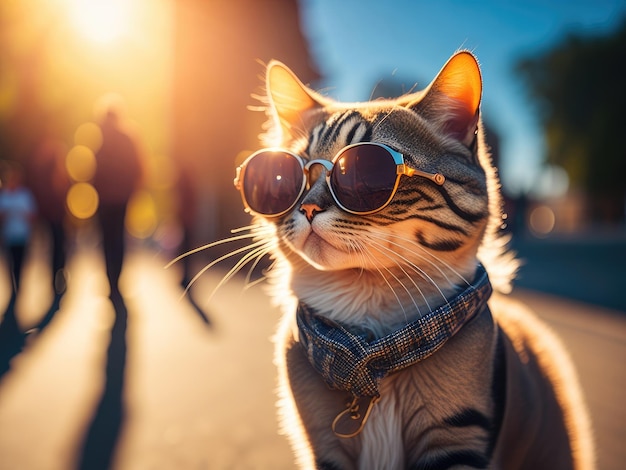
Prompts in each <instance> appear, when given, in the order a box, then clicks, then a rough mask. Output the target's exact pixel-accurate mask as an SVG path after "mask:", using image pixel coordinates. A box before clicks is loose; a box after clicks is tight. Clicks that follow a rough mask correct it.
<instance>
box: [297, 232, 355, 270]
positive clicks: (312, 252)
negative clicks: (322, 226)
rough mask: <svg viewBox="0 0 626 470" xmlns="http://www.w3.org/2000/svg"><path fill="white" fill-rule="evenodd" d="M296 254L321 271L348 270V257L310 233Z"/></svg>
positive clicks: (349, 265) (320, 237) (349, 264)
mask: <svg viewBox="0 0 626 470" xmlns="http://www.w3.org/2000/svg"><path fill="white" fill-rule="evenodd" d="M296 252H297V253H298V254H299V255H300V256H301V257H302V258H303V259H304V260H305V261H306V262H307V263H308V264H310V265H311V266H313V267H314V268H316V269H319V270H322V271H330V270H338V269H348V268H351V267H353V266H351V263H350V259H349V258H350V256H349V254H348V253H345V252H344V251H342V250H341V249H339V248H337V247H335V246H334V245H332V244H331V243H329V242H328V241H327V240H325V239H324V238H323V237H322V236H320V235H318V234H317V233H315V232H314V231H311V233H309V235H308V236H307V237H306V239H305V240H304V242H303V243H302V246H301V247H298V249H297V250H296Z"/></svg>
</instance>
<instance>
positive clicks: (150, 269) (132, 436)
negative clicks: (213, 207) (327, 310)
mask: <svg viewBox="0 0 626 470" xmlns="http://www.w3.org/2000/svg"><path fill="white" fill-rule="evenodd" d="M167 261H168V259H167V257H164V256H161V255H158V254H154V253H152V252H150V251H146V250H139V251H135V252H133V253H131V254H130V255H129V257H128V259H127V262H126V265H125V268H124V272H123V275H122V280H121V292H122V297H121V298H114V299H113V301H112V300H111V299H110V298H109V292H108V287H107V283H106V279H105V276H104V267H103V263H102V260H101V258H100V257H99V256H98V254H97V252H95V251H94V250H93V249H90V250H79V251H77V252H76V254H75V255H74V256H73V257H72V258H71V262H70V265H69V271H70V273H71V278H70V282H69V284H68V285H69V287H68V291H67V293H66V294H65V296H64V297H63V298H62V299H61V300H60V303H59V304H58V309H57V308H56V307H57V305H55V304H54V300H55V299H54V296H53V295H52V291H51V289H46V288H44V287H43V286H45V285H48V284H49V282H48V281H47V279H48V278H49V273H48V272H47V271H46V269H45V267H44V266H42V265H41V264H37V263H32V264H31V265H30V266H29V267H28V268H27V270H26V272H25V276H26V277H25V281H24V283H23V286H24V287H23V291H22V292H21V294H20V297H19V298H18V299H17V301H16V304H15V312H16V319H17V323H18V325H19V326H20V327H21V328H22V329H28V328H31V327H32V326H35V325H37V324H39V323H40V322H41V320H42V319H45V318H47V319H50V321H49V323H47V326H45V328H43V329H41V330H40V331H39V332H38V333H34V334H31V335H30V336H29V337H28V338H27V340H26V343H25V346H24V349H23V350H22V352H21V353H19V354H16V355H15V356H14V357H13V359H12V360H11V362H10V368H9V369H8V370H7V371H6V373H4V375H1V376H0V470H67V469H73V468H81V469H88V470H96V469H98V468H102V469H105V468H112V469H115V470H144V469H145V470H161V469H163V470H171V469H192V470H200V469H291V468H294V463H293V458H292V455H291V451H290V449H289V447H288V445H287V441H286V440H285V438H284V437H283V436H281V435H279V434H278V431H277V429H278V426H277V420H276V417H275V408H274V403H275V395H274V388H275V371H274V366H273V364H272V345H271V342H270V337H271V336H272V334H273V332H274V328H275V325H276V324H277V322H278V317H279V314H278V312H277V311H276V309H275V308H273V307H271V306H270V303H269V301H268V299H267V297H266V296H265V295H264V293H263V289H262V287H261V286H254V287H251V288H248V289H246V288H245V286H244V279H243V278H234V279H233V280H231V281H230V282H229V283H227V284H225V285H224V286H223V287H221V288H220V289H219V290H218V291H217V292H216V294H215V295H214V296H213V297H212V298H209V293H210V292H211V290H212V289H213V288H214V287H215V286H216V285H217V283H218V282H219V280H220V278H221V276H222V275H223V272H220V271H217V270H215V271H213V272H208V273H206V274H205V275H204V276H202V277H201V279H200V280H199V281H198V282H197V283H196V285H195V287H194V289H192V298H193V299H195V301H196V302H197V305H198V306H199V308H200V310H197V309H196V308H195V307H194V306H193V305H192V303H191V302H190V301H189V300H190V299H189V297H181V295H182V294H183V290H182V288H181V286H180V271H179V270H178V268H177V267H176V266H174V268H172V269H167V270H166V269H164V265H165V264H166V263H167ZM4 280H5V279H0V281H4ZM0 285H6V282H2V283H0ZM514 295H515V296H516V297H518V298H520V299H521V300H523V301H525V302H526V303H528V304H529V305H530V306H531V307H533V308H534V309H536V311H538V313H539V314H540V316H541V317H543V318H544V319H545V320H546V321H547V322H548V323H549V324H550V325H551V326H552V327H553V328H554V330H555V331H556V332H557V333H558V334H559V335H560V336H561V338H562V339H563V341H564V343H565V344H566V346H567V347H568V349H569V350H570V352H571V354H572V356H573V359H574V361H575V363H576V366H577V368H578V372H579V375H580V378H581V381H582V385H583V389H584V393H585V395H586V397H587V400H588V404H589V408H590V410H591V415H592V419H593V424H594V429H595V435H596V440H597V444H598V457H599V459H598V460H599V465H598V468H599V469H600V470H613V469H615V470H617V469H623V468H624V462H626V446H625V445H624V444H625V443H626V402H625V401H624V399H623V398H624V394H623V390H624V386H625V385H626V368H625V367H624V361H625V360H626V315H625V314H624V312H620V311H617V310H610V309H607V308H603V307H598V306H594V305H591V304H586V303H581V302H574V301H571V300H567V299H565V298H562V297H555V296H551V295H546V294H540V293H538V292H535V291H530V290H516V291H515V292H514ZM8 302H9V293H8V290H7V289H5V290H4V291H2V290H0V308H2V306H4V305H7V304H8ZM51 306H52V309H51V308H50V307H51ZM0 311H1V310H0ZM49 312H50V313H51V314H50V315H48V316H47V314H48V313H49ZM203 315H204V317H203ZM1 371H2V369H1V368H0V373H1Z"/></svg>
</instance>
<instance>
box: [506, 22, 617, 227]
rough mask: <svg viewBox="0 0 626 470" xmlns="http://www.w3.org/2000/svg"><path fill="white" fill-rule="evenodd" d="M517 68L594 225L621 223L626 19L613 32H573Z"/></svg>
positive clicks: (552, 153)
mask: <svg viewBox="0 0 626 470" xmlns="http://www.w3.org/2000/svg"><path fill="white" fill-rule="evenodd" d="M516 70H517V72H519V73H520V75H521V77H522V79H523V80H524V81H525V83H526V85H527V86H528V89H529V93H530V95H531V97H532V98H534V99H535V100H536V101H537V104H538V111H539V117H540V119H541V122H542V124H543V126H544V129H545V138H546V145H547V160H548V162H549V163H553V164H558V165H561V166H562V167H563V168H565V170H566V171H567V172H568V174H569V177H570V181H571V184H572V186H574V187H576V188H578V189H581V190H583V191H584V192H585V193H586V194H587V195H588V199H589V206H588V208H589V212H590V213H589V217H590V219H591V220H592V221H593V222H604V223H621V222H623V221H624V209H625V207H624V203H625V197H626V177H625V176H626V141H625V138H624V137H625V135H626V132H625V131H626V126H625V124H626V119H624V117H625V116H626V114H625V110H626V87H625V86H624V77H625V76H626V18H625V19H624V20H623V21H622V23H621V25H620V26H619V28H617V30H616V31H614V32H613V33H611V34H610V35H606V36H593V37H590V36H585V35H582V34H570V35H569V36H567V37H566V38H565V39H564V40H563V41H562V42H561V43H559V44H557V45H556V46H555V47H554V48H553V49H550V50H548V51H546V52H544V53H543V54H541V55H537V56H534V57H529V58H525V59H522V60H521V61H520V62H518V64H517V65H516Z"/></svg>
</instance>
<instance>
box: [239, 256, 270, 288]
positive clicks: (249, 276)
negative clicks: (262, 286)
mask: <svg viewBox="0 0 626 470" xmlns="http://www.w3.org/2000/svg"><path fill="white" fill-rule="evenodd" d="M270 251H271V249H270V248H268V250H266V251H265V253H263V254H262V255H259V256H258V257H257V259H256V260H254V263H252V266H250V269H248V273H247V274H246V279H245V282H244V289H249V288H250V287H252V286H255V285H257V284H258V283H259V282H260V281H264V280H265V275H263V276H261V278H260V279H257V280H256V281H251V279H252V273H253V272H254V270H255V269H256V267H257V266H258V265H259V263H260V262H261V260H262V259H263V257H264V256H265V255H266V254H268V253H269V252H270ZM274 264H275V262H274V263H272V264H271V266H270V267H269V270H271V269H272V267H273V266H274Z"/></svg>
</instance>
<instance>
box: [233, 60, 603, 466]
mask: <svg viewBox="0 0 626 470" xmlns="http://www.w3.org/2000/svg"><path fill="white" fill-rule="evenodd" d="M266 89H267V98H266V108H267V113H268V115H269V126H268V128H267V129H266V131H267V132H266V133H265V135H264V136H262V140H263V145H264V146H265V148H264V149H262V150H260V151H258V152H255V153H254V154H253V155H251V156H250V157H249V158H248V159H246V161H245V162H244V163H243V164H242V165H241V166H240V167H239V168H238V169H237V176H236V178H235V186H236V187H237V188H238V189H239V190H240V191H241V195H242V199H243V203H244V206H245V209H246V210H247V211H248V212H250V213H251V214H252V215H253V216H254V225H252V226H251V228H250V232H249V233H247V234H243V235H238V236H237V237H235V238H236V239H246V238H250V239H253V240H254V241H253V243H251V244H250V245H249V246H248V247H247V248H245V249H242V250H237V251H236V252H234V254H241V253H245V252H246V250H247V251H248V252H247V253H245V254H244V255H243V256H242V258H241V260H240V261H239V263H237V265H236V266H235V267H234V268H233V270H231V271H230V272H229V273H228V275H227V276H226V277H225V279H227V278H229V277H232V275H233V274H234V273H235V272H236V271H237V270H239V269H241V267H242V266H243V265H244V264H245V263H247V262H251V261H253V260H254V264H255V265H256V263H257V262H258V260H259V258H260V257H262V256H263V255H265V254H267V253H270V254H271V256H272V257H273V259H274V263H273V265H272V267H271V268H270V269H269V272H268V273H267V277H268V280H269V289H270V294H271V296H272V298H273V300H274V301H275V303H276V305H277V306H279V307H280V308H282V310H283V313H284V315H283V318H282V321H281V323H280V325H279V326H278V329H277V333H276V336H275V338H274V341H275V363H276V365H277V368H278V375H279V379H278V380H279V389H278V395H279V402H278V407H279V416H280V420H281V426H282V430H283V432H284V433H285V434H286V435H287V436H288V439H289V441H290V443H291V446H292V449H293V451H294V454H295V458H296V460H297V463H298V465H299V466H300V467H301V468H307V469H308V468H319V469H357V468H358V469H400V468H410V469H448V468H494V469H506V470H514V469H542V468H545V469H570V468H571V469H589V468H593V466H594V449H593V443H592V437H591V431H590V424H589V417H588V414H587V411H586V408H585V404H584V402H583V399H582V394H581V391H580V388H579V385H578V383H577V378H576V376H575V373H574V369H573V366H572V364H571V362H570V360H569V359H568V356H567V354H566V352H565V350H564V349H563V347H562V346H561V345H560V343H559V341H558V339H557V338H556V337H555V336H554V335H553V334H552V333H551V332H550V331H549V330H548V328H547V327H545V326H544V325H543V324H542V323H541V322H540V321H539V320H538V319H537V318H536V317H535V316H534V314H533V313H532V312H530V311H528V309H526V308H525V307H524V306H522V305H519V304H517V303H514V302H513V301H512V300H511V299H509V298H507V296H506V295H505V294H506V293H508V291H510V288H511V282H512V279H513V277H514V273H515V271H516V269H517V261H516V260H515V257H514V255H513V254H511V253H509V252H508V251H507V240H506V238H504V237H503V236H501V234H500V233H501V227H502V224H503V214H502V209H501V199H500V195H499V183H498V178H497V172H496V169H495V168H494V167H493V166H492V164H491V161H490V157H489V154H488V150H487V148H486V144H485V142H484V137H483V131H482V123H481V119H480V103H481V95H482V78H481V72H480V68H479V65H478V62H477V59H476V58H475V56H474V55H473V54H472V53H470V52H468V51H459V52H457V53H455V54H454V55H453V56H452V57H451V58H450V59H449V60H448V61H447V62H446V64H445V65H444V67H443V68H442V69H441V71H440V72H439V74H438V75H437V76H436V78H435V79H434V80H433V81H432V82H431V84H430V85H429V86H428V87H427V88H426V89H424V90H422V91H419V92H413V93H409V94H407V95H404V96H401V97H400V98H397V99H381V100H374V101H370V102H364V103H341V102H337V101H334V100H332V99H330V98H328V97H326V96H323V95H321V94H319V93H318V92H316V91H314V90H312V89H310V88H309V87H307V86H305V85H304V84H303V83H302V82H301V81H300V80H299V79H298V78H297V77H296V75H295V74H294V73H293V72H292V71H290V70H289V69H288V68H287V67H286V66H285V65H284V64H282V63H280V62H278V61H272V62H271V63H269V64H268V67H267V72H266ZM492 286H493V287H492Z"/></svg>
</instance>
